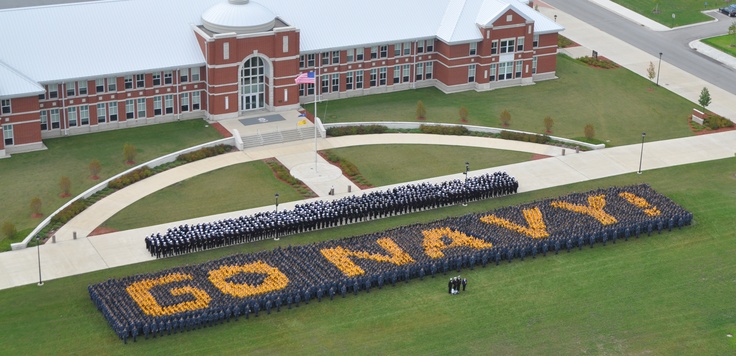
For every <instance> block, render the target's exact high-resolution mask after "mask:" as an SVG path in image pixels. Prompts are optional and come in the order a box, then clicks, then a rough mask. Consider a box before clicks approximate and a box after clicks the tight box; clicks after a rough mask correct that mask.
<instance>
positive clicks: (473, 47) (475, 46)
mask: <svg viewBox="0 0 736 356" xmlns="http://www.w3.org/2000/svg"><path fill="white" fill-rule="evenodd" d="M476 54H478V44H477V43H475V42H473V43H471V44H470V51H468V55H471V56H474V55H476Z"/></svg>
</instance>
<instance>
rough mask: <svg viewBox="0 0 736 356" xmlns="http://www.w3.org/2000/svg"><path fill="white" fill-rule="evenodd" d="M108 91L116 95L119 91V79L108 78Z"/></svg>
mask: <svg viewBox="0 0 736 356" xmlns="http://www.w3.org/2000/svg"><path fill="white" fill-rule="evenodd" d="M107 91H108V92H110V93H114V92H116V91H118V78H116V77H110V78H107Z"/></svg>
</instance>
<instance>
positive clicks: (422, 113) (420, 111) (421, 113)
mask: <svg viewBox="0 0 736 356" xmlns="http://www.w3.org/2000/svg"><path fill="white" fill-rule="evenodd" d="M416 116H417V119H420V120H421V119H424V118H425V117H427V109H425V108H424V103H423V102H422V101H421V100H419V101H417V111H416Z"/></svg>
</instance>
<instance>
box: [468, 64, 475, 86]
mask: <svg viewBox="0 0 736 356" xmlns="http://www.w3.org/2000/svg"><path fill="white" fill-rule="evenodd" d="M474 82H475V64H471V65H469V66H468V83H474Z"/></svg>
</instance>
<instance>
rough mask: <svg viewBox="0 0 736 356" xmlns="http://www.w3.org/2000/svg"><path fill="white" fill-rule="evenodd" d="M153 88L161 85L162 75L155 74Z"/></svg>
mask: <svg viewBox="0 0 736 356" xmlns="http://www.w3.org/2000/svg"><path fill="white" fill-rule="evenodd" d="M152 77H153V86H155V87H157V86H159V85H161V73H153V76H152Z"/></svg>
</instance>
